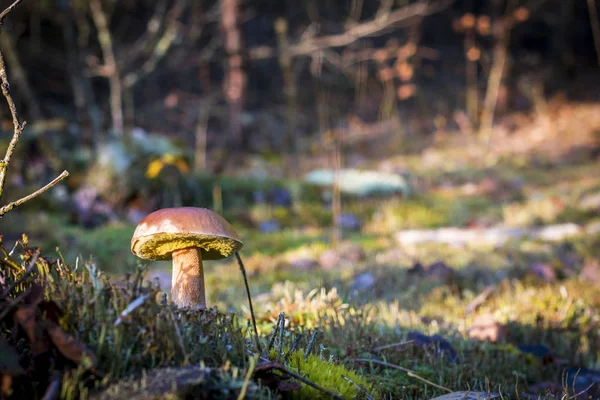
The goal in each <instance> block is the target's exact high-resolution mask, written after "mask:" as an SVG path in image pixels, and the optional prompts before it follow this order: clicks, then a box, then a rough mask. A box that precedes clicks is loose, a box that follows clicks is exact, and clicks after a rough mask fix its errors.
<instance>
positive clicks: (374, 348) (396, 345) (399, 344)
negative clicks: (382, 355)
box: [371, 340, 414, 351]
mask: <svg viewBox="0 0 600 400" xmlns="http://www.w3.org/2000/svg"><path fill="white" fill-rule="evenodd" d="M412 342H414V340H405V341H403V342H397V343H390V344H384V345H383V346H378V347H373V348H372V349H371V350H372V351H381V350H385V349H390V348H392V347H399V346H404V345H406V344H410V343H412Z"/></svg>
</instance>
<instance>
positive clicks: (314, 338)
mask: <svg viewBox="0 0 600 400" xmlns="http://www.w3.org/2000/svg"><path fill="white" fill-rule="evenodd" d="M318 334H319V329H318V328H317V329H315V331H314V332H313V334H312V336H311V337H310V340H309V341H308V346H306V350H305V351H304V360H305V361H306V359H307V358H308V356H309V354H310V352H311V351H312V349H313V347H314V345H315V342H316V341H317V335H318Z"/></svg>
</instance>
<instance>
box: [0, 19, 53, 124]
mask: <svg viewBox="0 0 600 400" xmlns="http://www.w3.org/2000/svg"><path fill="white" fill-rule="evenodd" d="M0 47H1V48H2V51H3V52H4V57H5V58H6V62H7V64H8V67H9V68H10V72H11V74H12V77H13V79H14V80H15V83H16V85H17V87H18V88H19V93H20V94H21V95H22V97H23V101H24V102H25V104H26V105H27V110H28V114H29V118H27V119H31V120H33V121H40V120H41V119H43V116H42V111H41V109H40V105H39V103H38V101H37V98H36V96H35V94H34V93H33V91H32V90H31V85H30V84H29V80H28V79H27V73H26V71H25V69H24V68H23V65H21V61H20V60H19V57H18V56H17V52H16V50H15V44H14V41H13V38H12V37H11V36H10V32H9V31H7V30H6V29H5V30H3V31H2V34H1V35H0ZM33 121H30V122H33Z"/></svg>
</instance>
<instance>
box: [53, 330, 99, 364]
mask: <svg viewBox="0 0 600 400" xmlns="http://www.w3.org/2000/svg"><path fill="white" fill-rule="evenodd" d="M44 325H45V327H46V332H48V335H50V339H51V340H52V343H54V345H55V346H56V348H57V349H58V351H60V353H61V354H62V355H63V356H65V357H66V358H68V359H69V360H71V361H73V362H75V363H77V364H78V365H83V366H84V367H85V368H91V367H94V366H96V363H97V359H96V356H95V355H94V353H93V352H92V351H91V350H90V349H88V348H87V347H86V345H85V344H83V343H82V342H80V341H79V340H77V339H76V338H74V337H73V336H71V335H69V334H68V333H66V332H65V331H63V330H62V328H61V327H60V326H58V325H57V324H55V323H54V322H52V321H48V320H46V321H44Z"/></svg>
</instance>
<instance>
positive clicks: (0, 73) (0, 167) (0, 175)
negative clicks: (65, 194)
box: [0, 9, 25, 197]
mask: <svg viewBox="0 0 600 400" xmlns="http://www.w3.org/2000/svg"><path fill="white" fill-rule="evenodd" d="M7 10H8V9H7ZM4 13H6V10H4V12H3V13H2V15H4V16H3V17H1V18H4V17H5V16H6V14H4ZM0 21H2V19H0ZM0 81H1V84H2V94H3V95H4V98H5V99H6V102H7V103H8V108H9V109H10V114H11V116H12V120H13V125H14V131H13V136H12V138H11V139H10V143H9V144H8V149H6V155H5V156H4V159H2V160H0V197H2V193H3V190H4V181H5V179H6V171H7V169H8V163H9V162H10V159H11V158H12V155H13V153H14V151H15V147H16V146H17V143H18V142H19V139H20V138H21V135H22V134H23V128H25V122H23V123H20V122H19V116H18V114H17V106H16V105H15V102H14V100H13V98H12V96H11V94H10V84H9V83H8V76H7V75H6V66H5V65H4V56H3V55H2V52H0Z"/></svg>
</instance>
